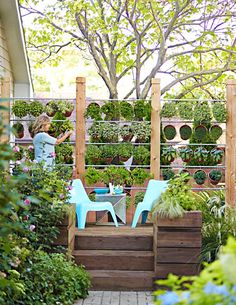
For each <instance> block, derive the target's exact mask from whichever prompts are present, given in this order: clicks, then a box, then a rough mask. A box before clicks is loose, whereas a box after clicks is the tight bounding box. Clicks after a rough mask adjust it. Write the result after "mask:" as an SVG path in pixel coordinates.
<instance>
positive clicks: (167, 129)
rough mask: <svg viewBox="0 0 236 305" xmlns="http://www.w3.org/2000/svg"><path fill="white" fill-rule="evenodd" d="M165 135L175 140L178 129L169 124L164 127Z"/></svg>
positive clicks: (168, 138)
mask: <svg viewBox="0 0 236 305" xmlns="http://www.w3.org/2000/svg"><path fill="white" fill-rule="evenodd" d="M164 135H165V137H166V139H167V140H173V139H174V137H175V136H176V129H175V127H174V126H172V125H167V126H165V127H164Z"/></svg>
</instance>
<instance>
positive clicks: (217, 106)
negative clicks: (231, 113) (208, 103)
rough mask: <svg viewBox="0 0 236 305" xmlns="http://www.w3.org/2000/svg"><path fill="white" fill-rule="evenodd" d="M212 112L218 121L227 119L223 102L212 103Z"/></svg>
mask: <svg viewBox="0 0 236 305" xmlns="http://www.w3.org/2000/svg"><path fill="white" fill-rule="evenodd" d="M212 113H213V116H214V118H215V120H216V121H217V122H218V123H224V122H226V120H227V111H226V105H225V103H221V102H215V103H213V105H212Z"/></svg>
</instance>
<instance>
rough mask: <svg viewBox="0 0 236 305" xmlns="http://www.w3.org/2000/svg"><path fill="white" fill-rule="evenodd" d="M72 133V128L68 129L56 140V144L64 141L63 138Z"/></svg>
mask: <svg viewBox="0 0 236 305" xmlns="http://www.w3.org/2000/svg"><path fill="white" fill-rule="evenodd" d="M72 133H73V131H72V130H70V131H68V132H67V133H65V134H64V135H63V136H62V137H61V138H60V139H57V140H56V145H57V144H61V143H62V142H63V141H65V139H67V138H68V137H69V136H70V135H71V134H72Z"/></svg>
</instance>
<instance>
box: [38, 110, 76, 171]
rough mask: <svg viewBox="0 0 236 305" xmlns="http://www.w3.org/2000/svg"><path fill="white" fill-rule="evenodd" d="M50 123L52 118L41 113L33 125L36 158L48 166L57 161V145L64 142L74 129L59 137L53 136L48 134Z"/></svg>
mask: <svg viewBox="0 0 236 305" xmlns="http://www.w3.org/2000/svg"><path fill="white" fill-rule="evenodd" d="M50 125H51V121H50V118H49V117H48V116H46V115H41V116H39V117H38V118H37V119H36V121H35V123H34V124H33V127H32V133H33V137H34V138H33V144H34V156H35V160H37V161H38V162H42V161H43V162H44V163H45V165H46V166H53V164H54V163H55V145H57V144H60V143H62V142H63V141H65V139H67V138H68V137H69V136H70V135H71V134H72V131H68V132H66V133H65V134H64V135H63V136H62V137H61V138H59V139H57V138H54V137H51V136H50V135H49V134H48V131H49V128H50Z"/></svg>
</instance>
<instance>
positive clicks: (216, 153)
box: [210, 147, 224, 164]
mask: <svg viewBox="0 0 236 305" xmlns="http://www.w3.org/2000/svg"><path fill="white" fill-rule="evenodd" d="M223 156H224V151H223V149H221V148H217V147H216V148H213V149H212V150H211V151H210V157H211V159H212V161H213V162H214V163H216V164H220V163H221V162H222V159H223Z"/></svg>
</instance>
